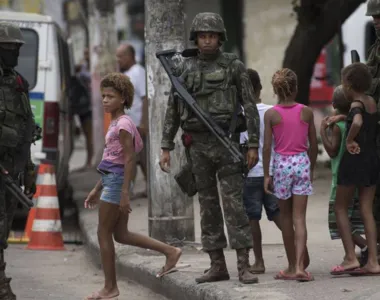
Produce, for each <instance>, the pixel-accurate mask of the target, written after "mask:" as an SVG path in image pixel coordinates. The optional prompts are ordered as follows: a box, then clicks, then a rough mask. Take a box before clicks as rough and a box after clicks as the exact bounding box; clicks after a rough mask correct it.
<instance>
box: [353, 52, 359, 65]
mask: <svg viewBox="0 0 380 300" xmlns="http://www.w3.org/2000/svg"><path fill="white" fill-rule="evenodd" d="M356 62H360V56H359V53H358V51H356V50H351V63H356Z"/></svg>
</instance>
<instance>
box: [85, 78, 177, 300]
mask: <svg viewBox="0 0 380 300" xmlns="http://www.w3.org/2000/svg"><path fill="white" fill-rule="evenodd" d="M100 88H101V92H102V96H103V107H104V110H105V112H107V113H110V114H111V124H110V126H109V129H108V132H107V135H106V145H105V148H104V153H103V160H102V161H101V163H100V164H99V166H98V171H99V173H100V174H101V175H102V178H101V180H99V182H98V183H97V184H96V186H95V187H94V189H93V190H92V191H91V192H90V193H89V195H88V196H87V199H86V200H85V203H84V206H85V207H86V208H94V207H95V206H96V204H97V203H98V200H99V198H100V200H101V201H100V205H99V224H98V240H99V246H100V254H101V259H102V266H103V271H104V277H105V283H104V287H103V288H102V289H101V290H100V291H97V292H94V293H92V294H91V295H90V296H88V297H87V298H86V299H88V300H90V299H117V297H118V296H119V289H118V287H117V281H116V271H115V246H114V242H113V240H114V239H115V241H116V242H118V243H121V244H126V245H132V246H137V247H141V248H144V249H151V250H155V251H158V252H160V253H162V254H164V255H165V256H166V264H165V266H164V267H163V268H162V270H161V271H160V272H159V273H158V274H157V276H158V277H161V276H163V275H165V274H168V273H169V272H172V271H175V270H176V269H175V266H176V264H177V262H178V260H179V258H180V256H181V249H179V248H175V247H172V246H169V245H167V244H164V243H161V242H159V241H157V240H154V239H152V238H150V237H146V236H143V235H140V234H138V233H133V232H130V231H129V230H128V217H129V214H130V213H131V212H132V208H131V204H130V201H129V186H130V182H131V179H132V178H131V177H132V176H131V174H132V173H133V172H132V171H133V166H134V163H135V160H136V153H138V152H139V151H141V149H142V147H143V144H142V140H141V137H140V135H139V133H138V131H137V129H136V126H135V124H134V123H133V122H132V120H131V119H130V118H129V117H128V116H126V115H125V114H124V108H125V107H126V108H127V109H129V108H130V107H131V105H132V101H133V92H134V89H133V85H132V83H131V81H130V80H129V78H128V77H127V76H125V75H123V74H121V73H111V74H108V75H107V76H106V77H104V78H103V79H102V81H101V84H100Z"/></svg>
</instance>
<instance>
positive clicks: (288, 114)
mask: <svg viewBox="0 0 380 300" xmlns="http://www.w3.org/2000/svg"><path fill="white" fill-rule="evenodd" d="M303 107H304V105H302V104H298V103H297V104H294V105H291V106H284V105H279V104H278V105H275V106H274V107H273V109H274V110H275V111H277V112H278V113H279V114H280V116H281V119H282V120H281V123H280V124H277V125H275V126H273V136H274V141H275V147H274V151H275V152H277V153H279V154H283V155H294V154H298V153H302V152H305V151H307V150H308V148H309V147H308V131H309V124H308V123H307V122H305V121H303V120H302V119H301V111H302V108H303Z"/></svg>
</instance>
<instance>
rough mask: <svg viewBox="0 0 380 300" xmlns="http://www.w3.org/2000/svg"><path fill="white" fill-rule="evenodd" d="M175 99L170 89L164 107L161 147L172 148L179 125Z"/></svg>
mask: <svg viewBox="0 0 380 300" xmlns="http://www.w3.org/2000/svg"><path fill="white" fill-rule="evenodd" d="M177 105H178V104H177V100H176V98H175V96H174V91H173V89H172V90H171V91H170V95H169V100H168V106H167V108H166V113H165V120H164V127H163V130H162V140H161V148H162V149H168V150H173V149H174V142H173V140H174V138H175V135H176V134H177V132H178V129H179V125H180V116H179V113H178V107H177Z"/></svg>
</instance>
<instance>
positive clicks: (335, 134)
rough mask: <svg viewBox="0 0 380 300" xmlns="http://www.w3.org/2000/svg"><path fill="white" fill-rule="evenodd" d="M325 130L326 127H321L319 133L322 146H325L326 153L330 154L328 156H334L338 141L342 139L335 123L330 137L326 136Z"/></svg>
mask: <svg viewBox="0 0 380 300" xmlns="http://www.w3.org/2000/svg"><path fill="white" fill-rule="evenodd" d="M326 130H327V128H322V127H321V132H320V134H321V139H322V143H323V146H324V147H325V150H326V152H327V154H328V155H329V156H330V158H334V157H336V156H337V155H338V153H339V148H340V143H341V141H342V135H341V133H340V129H339V127H338V126H337V125H333V128H332V137H331V139H329V138H328V137H327V132H326Z"/></svg>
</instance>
